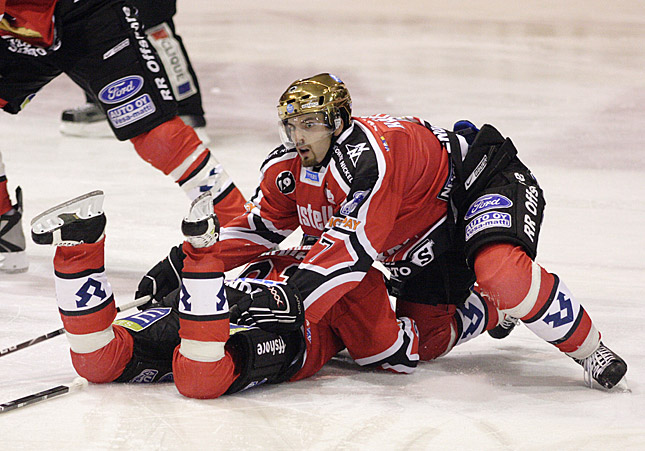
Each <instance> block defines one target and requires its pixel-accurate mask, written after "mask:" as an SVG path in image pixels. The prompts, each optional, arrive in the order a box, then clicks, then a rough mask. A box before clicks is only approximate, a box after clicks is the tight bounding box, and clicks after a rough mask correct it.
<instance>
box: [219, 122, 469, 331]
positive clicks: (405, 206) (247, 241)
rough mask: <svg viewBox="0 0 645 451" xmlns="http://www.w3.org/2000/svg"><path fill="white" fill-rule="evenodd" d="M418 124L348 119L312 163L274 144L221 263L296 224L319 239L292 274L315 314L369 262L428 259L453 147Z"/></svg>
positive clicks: (245, 257)
mask: <svg viewBox="0 0 645 451" xmlns="http://www.w3.org/2000/svg"><path fill="white" fill-rule="evenodd" d="M421 124H422V122H421V121H419V120H416V119H415V120H411V119H400V118H394V117H391V116H387V115H375V116H370V117H363V118H354V121H353V123H352V125H351V126H350V127H349V128H348V129H347V130H345V131H344V132H343V133H342V134H341V135H340V136H339V137H338V139H337V140H336V142H335V143H334V145H333V146H332V148H331V150H330V151H329V153H328V154H327V156H326V158H325V159H324V161H323V162H322V164H321V165H320V166H319V167H316V168H305V167H303V166H302V164H301V161H300V157H299V156H298V154H297V152H296V151H295V149H294V150H288V149H285V148H284V147H279V148H277V149H276V150H274V151H273V152H272V153H271V154H270V155H269V157H268V158H267V159H266V160H265V162H264V164H263V165H262V168H261V172H262V177H261V181H260V185H259V187H258V188H257V190H256V192H255V195H254V196H253V197H252V198H251V200H250V202H248V203H247V206H246V208H247V213H245V214H244V215H242V216H240V217H238V218H236V219H234V220H233V221H232V222H231V223H229V224H228V226H227V227H225V228H223V229H222V234H221V241H220V243H218V246H219V252H220V256H221V258H222V261H223V262H224V264H225V266H226V268H224V269H225V270H228V269H231V268H233V267H236V266H238V265H240V264H241V263H244V262H248V261H250V260H251V259H252V258H253V257H255V256H256V255H258V254H259V253H261V252H263V251H265V250H266V249H268V248H272V247H274V246H275V245H276V244H278V243H280V242H281V241H282V240H283V239H284V238H286V237H287V236H288V235H289V234H291V233H292V232H293V231H294V230H295V229H296V228H297V227H298V226H300V227H301V228H302V231H303V232H304V233H305V234H308V235H314V236H317V237H320V239H319V240H318V242H317V243H316V245H315V246H313V248H312V249H311V251H310V252H309V254H308V255H307V258H306V259H305V260H304V261H303V262H302V263H301V264H300V266H299V268H298V270H297V271H296V272H295V273H294V274H293V276H292V277H291V278H290V283H292V284H294V285H296V286H297V287H298V289H299V290H300V292H301V294H302V295H303V297H304V304H305V307H306V308H307V313H308V318H310V319H311V320H313V321H317V320H319V319H320V318H321V317H322V316H323V315H324V314H325V312H326V311H327V310H328V309H329V307H330V306H331V305H333V303H334V302H335V301H336V300H338V299H339V298H340V297H341V296H343V294H345V293H347V292H348V291H349V290H351V289H352V288H353V287H355V286H356V285H357V284H358V283H359V282H360V281H361V280H362V278H363V277H364V276H365V273H366V272H367V270H368V269H369V268H370V267H371V265H372V263H373V261H374V260H379V261H384V262H388V261H389V262H394V261H400V260H410V261H413V260H414V259H417V260H418V259H424V258H425V259H426V260H427V261H431V260H432V258H433V249H432V246H433V241H432V240H429V239H428V234H430V233H432V231H433V230H434V229H436V228H437V227H438V226H439V225H440V224H442V223H444V222H445V220H446V216H447V211H448V196H447V193H448V191H449V188H450V163H449V160H450V155H449V151H450V149H449V148H447V147H446V146H447V145H448V144H447V143H446V142H444V141H443V140H441V139H440V138H441V132H442V129H435V128H432V127H429V126H428V127H426V126H424V125H421ZM426 125H427V124H426ZM463 145H464V146H466V144H465V141H464V143H463ZM428 259H429V260H428Z"/></svg>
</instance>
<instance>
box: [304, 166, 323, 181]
mask: <svg viewBox="0 0 645 451" xmlns="http://www.w3.org/2000/svg"><path fill="white" fill-rule="evenodd" d="M305 178H306V179H309V180H313V181H314V182H319V181H320V175H319V174H318V173H317V172H313V171H310V170H309V169H305Z"/></svg>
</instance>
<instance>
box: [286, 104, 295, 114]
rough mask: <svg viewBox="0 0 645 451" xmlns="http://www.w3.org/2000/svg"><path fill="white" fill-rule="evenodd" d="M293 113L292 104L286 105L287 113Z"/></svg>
mask: <svg viewBox="0 0 645 451" xmlns="http://www.w3.org/2000/svg"><path fill="white" fill-rule="evenodd" d="M293 111H294V108H293V104H292V103H290V104H288V105H287V113H290V114H291V113H293Z"/></svg>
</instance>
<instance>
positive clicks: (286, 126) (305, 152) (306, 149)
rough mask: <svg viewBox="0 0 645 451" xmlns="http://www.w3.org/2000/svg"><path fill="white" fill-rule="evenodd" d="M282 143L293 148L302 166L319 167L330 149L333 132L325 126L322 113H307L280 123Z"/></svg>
mask: <svg viewBox="0 0 645 451" xmlns="http://www.w3.org/2000/svg"><path fill="white" fill-rule="evenodd" d="M282 128H283V135H286V138H287V140H286V141H285V140H284V139H283V142H284V143H285V145H286V146H287V147H295V148H296V150H297V151H298V155H299V156H300V159H301V160H302V165H303V166H305V167H311V166H316V165H319V164H320V163H321V162H322V160H323V159H324V158H325V156H326V155H327V152H328V151H329V148H330V147H331V140H332V135H333V134H334V131H333V130H332V128H331V127H330V126H329V125H328V124H327V122H326V120H325V115H324V114H323V113H308V114H303V115H302V116H296V117H292V118H289V119H287V120H285V121H283V122H282Z"/></svg>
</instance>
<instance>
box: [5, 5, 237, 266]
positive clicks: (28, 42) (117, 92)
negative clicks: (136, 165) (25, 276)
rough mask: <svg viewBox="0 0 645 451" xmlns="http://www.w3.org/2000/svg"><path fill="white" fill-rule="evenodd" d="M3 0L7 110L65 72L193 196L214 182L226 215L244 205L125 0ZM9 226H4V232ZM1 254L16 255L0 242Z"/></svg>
mask: <svg viewBox="0 0 645 451" xmlns="http://www.w3.org/2000/svg"><path fill="white" fill-rule="evenodd" d="M0 7H1V9H0V15H2V16H1V20H0V37H1V38H2V39H0V107H1V108H2V109H3V110H5V111H6V112H8V113H11V114H16V113H18V112H20V111H21V110H22V109H23V108H24V107H25V105H26V104H27V103H29V101H30V100H31V99H32V98H33V97H34V95H35V94H36V93H37V92H38V91H39V90H40V89H41V88H42V87H43V86H45V85H46V84H47V83H49V82H50V81H51V80H53V79H54V78H56V77H57V76H58V75H60V74H61V73H65V74H67V75H68V76H69V77H70V78H71V79H72V80H73V81H74V82H75V83H76V84H77V85H79V86H80V87H81V88H83V89H84V90H85V91H86V92H89V93H92V95H93V96H94V97H95V98H96V100H97V102H98V104H99V105H100V106H101V108H102V109H103V110H104V112H105V113H106V115H107V117H108V122H109V123H110V127H111V128H112V130H113V132H114V134H115V135H116V137H117V138H118V139H119V140H130V141H131V142H132V143H133V144H134V148H135V150H136V151H137V153H138V154H139V155H140V156H141V158H143V159H144V160H145V161H147V162H148V163H150V164H151V165H152V166H154V167H155V168H157V169H159V170H160V171H162V172H163V173H164V174H166V175H169V176H170V177H171V178H172V180H173V181H175V182H176V183H177V184H178V185H179V186H181V187H182V189H183V190H184V191H185V192H186V194H187V195H188V197H189V198H190V199H191V200H192V199H195V198H196V197H197V196H199V194H200V193H202V192H203V191H205V190H212V191H213V193H214V194H215V196H214V197H215V202H216V211H217V212H218V214H219V216H220V220H221V221H222V222H223V223H226V222H227V221H228V220H229V219H231V218H233V217H235V216H237V215H238V214H240V213H241V211H243V210H242V207H241V205H242V204H243V202H244V198H243V196H242V194H241V193H240V192H239V190H238V189H237V188H236V187H235V185H234V184H233V182H232V180H231V179H230V177H229V176H228V175H227V174H226V172H225V171H224V169H223V168H222V165H221V164H220V163H219V162H218V161H217V160H216V159H215V157H214V155H213V154H212V153H211V152H210V151H209V150H208V149H207V148H206V147H205V146H204V145H203V144H202V143H201V141H200V139H199V138H198V137H197V135H196V134H195V132H194V130H193V129H192V128H191V127H189V126H187V125H186V124H184V122H183V121H182V120H181V119H180V118H179V117H178V116H177V103H176V101H175V98H174V96H173V94H172V90H171V88H170V84H169V79H168V76H167V74H166V73H165V70H164V67H163V65H162V64H160V62H159V57H158V55H157V53H156V52H155V51H154V48H153V46H152V45H151V44H150V42H149V41H148V40H147V39H146V36H145V34H144V33H143V32H142V30H141V26H140V24H139V21H138V18H137V16H136V13H135V11H134V10H133V8H131V7H130V6H129V5H128V3H127V2H125V1H123V0H83V1H82V2H77V1H75V0H33V1H29V2H24V1H20V0H2V2H1V3H0ZM2 169H3V168H2V167H0V170H2ZM3 176H6V175H5V174H2V173H0V178H1V177H3ZM2 184H3V180H2V179H0V208H1V209H2V210H6V211H1V210H0V218H1V220H3V221H4V220H5V217H4V216H3V215H4V214H5V213H7V212H9V209H8V208H7V205H9V206H11V201H10V200H9V197H8V193H7V192H6V189H3V185H2ZM5 186H6V184H5ZM14 219H15V218H14ZM7 222H9V220H8V219H7ZM3 223H4V222H3ZM13 227H20V222H17V223H15V225H14V226H12V228H13ZM9 232H10V231H9V230H6V231H4V232H3V231H2V229H0V240H2V239H3V236H4V237H5V238H7V236H6V235H7V234H8V233H9ZM16 234H17V233H16ZM5 241H6V240H5ZM21 251H24V247H23V248H22V250H21ZM0 255H1V256H5V257H7V258H10V257H11V258H12V259H15V254H13V252H12V251H6V250H5V249H4V248H3V247H2V246H0ZM7 258H5V263H4V264H3V265H2V267H1V268H2V269H4V270H12V271H19V270H21V269H26V267H24V264H25V263H26V262H22V263H20V264H22V265H23V267H21V266H20V264H19V265H17V266H13V265H12V266H11V267H10V266H8V265H7Z"/></svg>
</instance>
